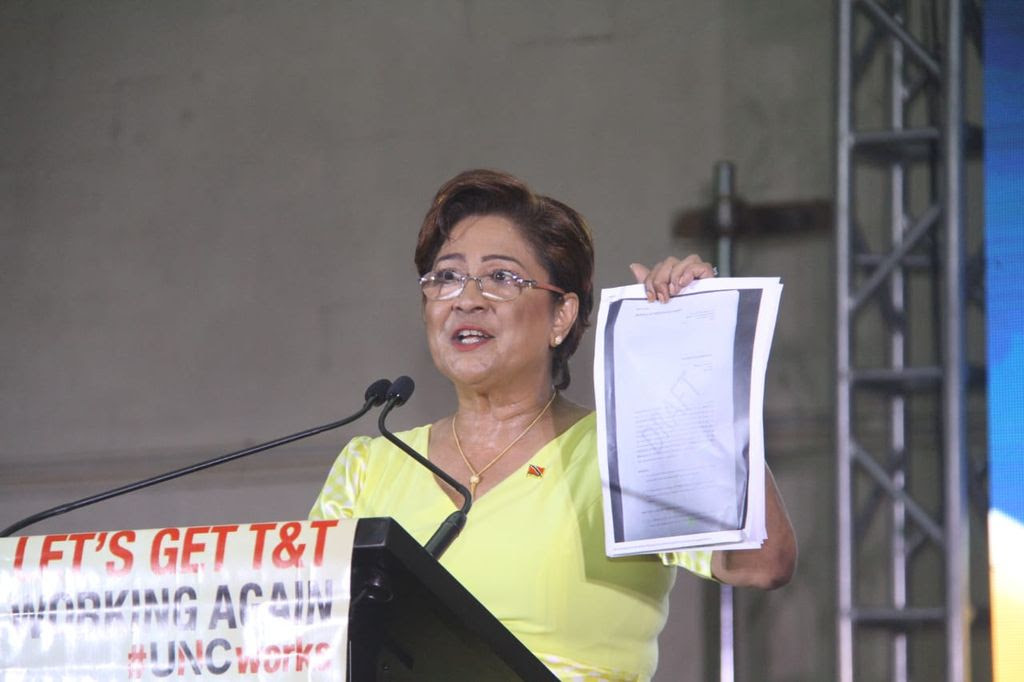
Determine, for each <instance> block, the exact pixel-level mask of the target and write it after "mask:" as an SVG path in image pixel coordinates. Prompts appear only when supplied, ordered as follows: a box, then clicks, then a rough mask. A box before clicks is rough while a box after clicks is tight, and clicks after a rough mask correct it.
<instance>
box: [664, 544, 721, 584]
mask: <svg viewBox="0 0 1024 682" xmlns="http://www.w3.org/2000/svg"><path fill="white" fill-rule="evenodd" d="M658 556H659V557H660V558H661V563H663V564H665V565H666V566H678V567H680V568H685V569H686V570H688V571H689V572H691V573H696V574H697V575H699V576H700V577H702V578H707V579H709V580H714V577H713V576H712V575H711V550H691V551H687V552H663V553H661V554H659V555H658Z"/></svg>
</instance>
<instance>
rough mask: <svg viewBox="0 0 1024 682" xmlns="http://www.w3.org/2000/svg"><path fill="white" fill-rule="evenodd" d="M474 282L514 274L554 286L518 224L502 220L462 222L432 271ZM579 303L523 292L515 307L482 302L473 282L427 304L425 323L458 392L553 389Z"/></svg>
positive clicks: (476, 218) (573, 298)
mask: <svg viewBox="0 0 1024 682" xmlns="http://www.w3.org/2000/svg"><path fill="white" fill-rule="evenodd" d="M449 268H450V269H452V270H457V271H459V272H462V273H467V274H469V275H473V276H477V277H479V276H482V275H486V274H488V273H491V272H494V271H495V270H509V271H512V272H514V273H515V274H517V275H519V276H521V277H523V278H525V279H534V280H537V281H538V282H541V283H545V284H546V283H548V282H549V281H550V280H549V277H548V274H547V272H545V270H544V268H543V266H541V264H540V262H539V261H538V259H537V257H536V256H535V255H534V253H533V249H532V248H531V246H530V245H529V244H528V243H527V241H526V240H525V239H523V237H522V236H521V235H520V233H519V229H518V228H517V227H516V226H515V224H514V223H513V222H512V221H510V220H508V219H507V218H504V217H502V216H495V215H483V216H469V217H467V218H464V219H463V220H461V221H459V223H457V224H456V225H455V228H454V229H453V230H452V232H451V235H450V236H449V238H448V240H447V241H446V242H445V243H444V244H443V245H442V246H441V249H440V251H438V254H437V257H436V258H435V259H434V268H433V269H434V270H439V269H449ZM577 303H578V301H577V297H576V295H575V294H566V296H564V297H563V299H562V300H561V301H559V299H558V298H557V297H556V296H555V295H554V294H552V293H550V292H548V291H544V290H543V289H531V288H526V289H523V290H522V292H521V293H520V295H519V296H518V297H517V298H515V299H513V300H511V301H492V300H490V299H487V298H484V297H483V295H482V294H481V293H480V288H479V286H478V285H477V282H476V281H475V280H469V281H467V282H466V287H465V289H463V291H462V293H461V294H459V296H458V297H456V298H454V299H451V300H448V301H430V300H428V301H426V302H425V304H424V308H423V318H424V322H425V323H426V331H427V343H428V345H429V346H430V354H431V356H433V358H434V364H435V365H437V368H438V369H439V370H440V371H441V373H442V374H444V375H445V376H446V377H448V378H449V379H450V380H451V381H452V382H453V383H455V384H456V386H464V387H471V388H475V389H478V390H488V389H493V388H496V387H502V388H511V387H512V386H520V385H524V386H526V387H528V388H529V387H530V384H537V382H540V384H539V385H547V384H550V382H551V378H550V371H551V367H550V362H551V359H550V347H551V344H552V342H553V341H554V339H555V337H556V336H561V337H562V338H564V337H565V336H566V334H567V333H568V331H569V329H570V328H571V326H572V323H573V321H574V320H575V319H576V309H577Z"/></svg>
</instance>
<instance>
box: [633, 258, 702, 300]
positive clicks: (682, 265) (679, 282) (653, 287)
mask: <svg viewBox="0 0 1024 682" xmlns="http://www.w3.org/2000/svg"><path fill="white" fill-rule="evenodd" d="M629 269H630V270H632V271H633V276H634V277H636V281H637V283H638V284H643V285H644V289H645V290H646V291H647V300H648V301H655V300H657V301H661V302H662V303H666V302H667V301H668V299H669V297H670V296H674V295H676V294H678V293H679V292H680V291H682V290H683V289H684V288H685V287H686V286H687V285H688V284H689V283H690V282H692V281H693V280H695V279H704V278H707V277H714V276H715V275H716V274H718V273H717V271H716V270H715V266H713V265H712V264H711V263H708V262H706V261H704V259H702V258H701V257H700V256H698V255H697V254H695V253H691V254H690V255H689V256H687V257H686V258H683V259H682V260H680V259H678V258H676V257H674V256H669V257H668V258H666V259H665V260H663V261H661V262H659V263H656V264H655V265H654V267H652V268H650V269H648V268H647V267H646V266H644V265H641V264H640V263H633V264H631V265H630V266H629Z"/></svg>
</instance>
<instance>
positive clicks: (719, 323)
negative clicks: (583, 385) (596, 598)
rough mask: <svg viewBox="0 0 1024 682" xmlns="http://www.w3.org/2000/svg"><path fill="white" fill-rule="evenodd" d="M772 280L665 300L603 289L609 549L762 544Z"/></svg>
mask: <svg viewBox="0 0 1024 682" xmlns="http://www.w3.org/2000/svg"><path fill="white" fill-rule="evenodd" d="M781 294H782V284H780V283H779V280H778V278H760V277H759V278H733V279H728V278H723V279H708V280H697V281H695V282H694V283H693V284H691V285H690V286H688V287H687V288H686V289H684V290H683V291H682V292H681V293H680V294H679V295H677V296H673V297H672V298H671V299H670V300H669V301H668V302H667V303H648V302H647V299H646V297H645V295H644V289H643V286H642V285H639V284H636V285H631V286H625V287H617V288H614V289H604V290H602V292H601V306H600V310H599V313H598V323H597V325H598V327H597V346H596V350H595V355H594V389H595V390H594V393H595V398H596V401H597V423H598V454H599V458H600V465H601V478H602V483H603V486H604V519H605V546H606V553H607V554H608V556H613V557H614V556H625V555H630V554H647V553H654V552H669V551H675V550H681V549H698V548H713V549H743V548H752V547H759V546H760V545H761V543H762V542H764V539H765V521H764V433H763V425H762V408H763V405H764V374H765V369H766V367H767V365H768V353H769V351H770V349H771V342H772V335H773V333H774V330H775V318H776V314H777V312H778V307H779V298H780V296H781Z"/></svg>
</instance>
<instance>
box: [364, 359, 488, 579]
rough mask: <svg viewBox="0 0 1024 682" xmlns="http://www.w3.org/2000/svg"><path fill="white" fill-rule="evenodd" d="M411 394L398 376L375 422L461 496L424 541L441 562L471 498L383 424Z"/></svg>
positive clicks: (463, 520) (403, 378)
mask: <svg viewBox="0 0 1024 682" xmlns="http://www.w3.org/2000/svg"><path fill="white" fill-rule="evenodd" d="M412 391H413V382H412V379H410V378H409V377H407V376H401V377H398V378H397V379H395V382H394V383H393V384H392V385H391V389H390V390H389V391H388V397H387V404H386V405H384V409H383V410H381V411H380V417H378V419H377V427H378V428H379V429H380V433H381V435H382V436H384V437H385V438H387V439H388V440H389V441H390V442H391V443H392V444H394V445H395V447H397V448H399V449H400V450H402V451H403V452H404V453H405V454H407V455H409V456H410V457H412V458H413V459H415V460H416V461H417V462H419V463H420V464H421V465H423V466H425V467H426V468H427V469H429V470H430V471H431V472H432V473H433V474H434V475H435V476H437V477H438V478H440V479H441V480H442V481H444V482H445V483H447V484H448V485H450V486H451V487H452V488H454V489H455V491H456V492H457V493H458V494H459V495H460V496H461V497H462V507H461V508H460V509H456V510H455V511H454V512H452V513H451V514H449V515H448V518H446V519H445V520H444V522H442V523H441V525H440V527H439V528H438V529H437V530H436V531H434V534H433V535H432V536H431V537H430V540H428V541H427V544H426V545H424V549H426V550H427V552H428V553H429V554H430V556H432V557H434V558H435V559H440V558H441V555H442V554H444V551H445V550H446V549H448V546H449V545H450V544H452V541H454V540H455V538H456V537H458V535H459V533H460V532H462V528H463V526H465V525H466V517H467V516H468V515H469V508H470V507H471V506H472V504H473V497H472V496H471V495H470V494H469V490H468V489H467V488H466V486H464V485H462V484H461V483H459V482H458V481H456V480H455V479H454V478H452V477H451V476H450V475H448V473H447V472H445V471H444V470H443V469H441V468H440V467H438V466H437V465H435V464H434V463H433V462H431V461H430V460H429V459H427V458H426V457H424V456H423V455H421V454H420V453H418V452H416V451H415V450H413V449H412V448H411V447H409V446H408V445H406V444H405V443H404V442H403V441H401V440H400V439H399V438H398V437H397V436H396V435H395V434H393V433H391V431H389V430H388V428H387V426H386V425H385V423H384V422H385V420H386V419H387V417H388V414H389V413H390V412H391V410H393V409H394V408H396V407H399V406H400V405H404V404H405V401H406V400H408V399H409V396H411V395H412Z"/></svg>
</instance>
